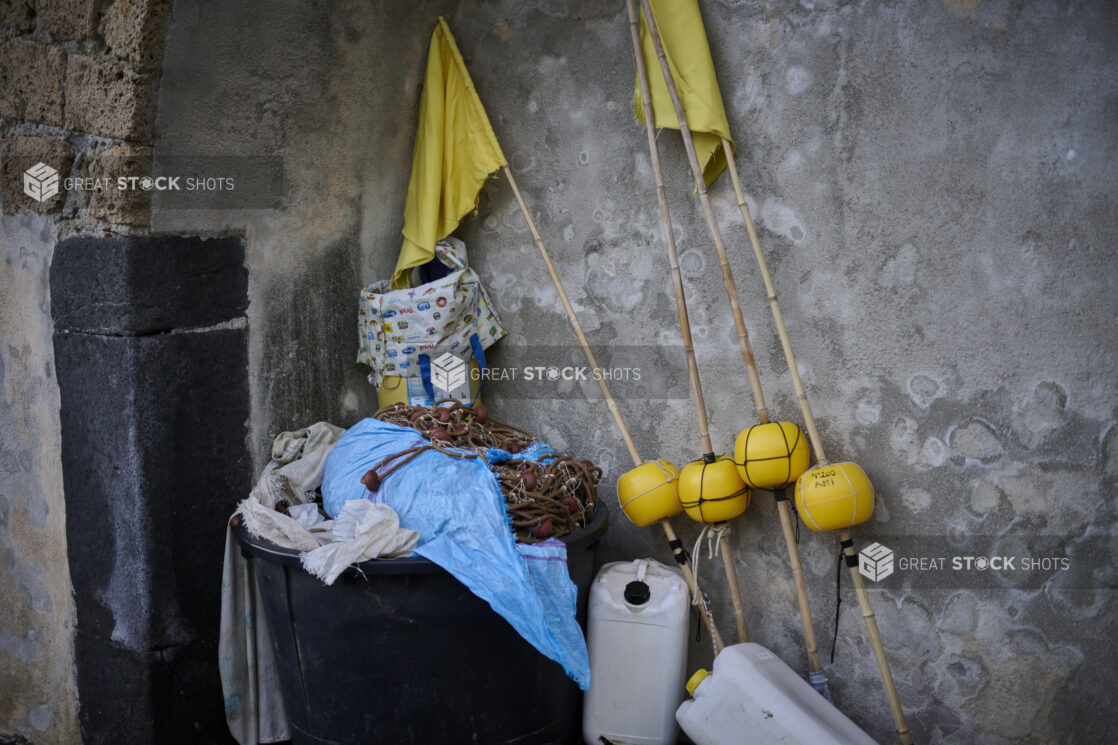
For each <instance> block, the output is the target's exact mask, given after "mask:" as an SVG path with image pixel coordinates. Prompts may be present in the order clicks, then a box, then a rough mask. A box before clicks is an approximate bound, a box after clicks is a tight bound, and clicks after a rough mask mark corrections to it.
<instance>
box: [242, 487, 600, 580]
mask: <svg viewBox="0 0 1118 745" xmlns="http://www.w3.org/2000/svg"><path fill="white" fill-rule="evenodd" d="M608 524H609V508H608V507H606V505H605V503H604V502H602V501H601V500H599V501H598V504H597V505H596V506H595V509H594V519H593V520H591V521H590V524H589V525H587V526H586V527H585V528H583V529H582V530H580V531H578V532H577V533H572V534H570V535H567V536H563V537H562V538H560V539H559V540H560V541H562V542H563V543H565V544H567V551H568V553H569V552H570V551H575V550H580V549H584V548H589V547H590V546H591V545H593V544H594V543H596V542H598V541H599V540H601V538H602V536H603V535H605V531H606V526H607V525H608ZM233 535H234V537H235V538H236V539H237V543H239V544H240V546H241V552H242V553H243V554H244V555H245V556H246V557H248V558H258V559H263V560H264V561H268V562H271V563H273V564H281V565H283V566H297V567H300V568H302V565H303V563H302V561H301V560H300V558H299V555H300V552H299V550H298V549H293V548H284V547H283V546H278V545H276V544H275V543H272V542H271V541H269V540H267V539H265V538H254V537H252V536H251V535H249V533H248V530H247V529H246V528H245V524H244V521H243V520H242V521H241V523H240V524H239V525H238V526H237V527H236V528H234V529H233ZM353 571H357V572H358V573H360V574H366V575H368V574H442V573H447V572H446V570H445V569H443V568H442V567H441V566H439V565H438V564H436V563H435V562H433V561H431V560H430V559H426V558H424V557H422V556H404V557H401V558H398V559H368V560H366V561H362V562H358V563H356V564H353V565H351V566H350V567H348V568H347V569H346V572H353Z"/></svg>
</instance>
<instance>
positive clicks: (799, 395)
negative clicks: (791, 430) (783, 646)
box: [722, 138, 912, 745]
mask: <svg viewBox="0 0 1118 745" xmlns="http://www.w3.org/2000/svg"><path fill="white" fill-rule="evenodd" d="M722 150H723V152H724V153H725V154H726V163H727V166H728V168H729V171H730V178H731V180H732V181H733V183H734V193H735V194H736V196H737V200H738V208H739V209H740V210H741V216H742V220H743V221H744V222H745V231H746V233H748V234H749V242H750V244H751V245H752V247H753V255H754V257H755V258H756V259H757V268H758V269H759V270H760V273H761V278H762V279H763V280H764V282H765V292H766V293H767V294H768V298H769V308H770V310H771V311H772V316H773V321H774V322H775V324H776V330H777V334H778V335H779V336H780V345H781V346H782V347H783V348H784V358H785V360H786V361H787V363H788V372H789V373H790V374H791V376H792V387H793V388H794V389H795V391H796V399H797V400H798V401H799V403H800V412H801V413H802V414H803V417H804V424H805V425H806V426H807V432H808V437H809V438H810V439H811V446H812V449H813V450H814V451H815V456H816V458H818V459H819V461H826V455H825V454H824V452H823V441H822V438H820V436H819V430H818V428H817V427H816V425H815V417H814V416H813V415H812V412H811V404H810V402H809V401H808V398H807V393H806V392H805V391H804V385H803V381H802V380H801V379H800V371H799V368H798V367H797V366H796V357H795V355H794V354H793V353H792V341H791V339H790V337H789V335H788V328H787V326H785V324H784V314H783V313H782V312H781V310H780V302H779V301H778V300H777V294H776V288H775V286H774V285H773V281H772V275H771V274H770V273H769V267H768V263H767V262H766V261H765V255H764V253H763V252H762V251H761V244H760V242H759V241H758V240H757V229H756V228H755V227H754V225H753V217H752V216H751V215H750V213H749V205H747V204H746V201H745V193H744V192H743V190H742V187H741V179H740V178H739V177H738V169H737V166H736V164H735V163H734V155H733V151H732V149H731V148H730V143H729V142H728V141H727V140H726V138H722ZM779 504H780V505H781V506H783V508H784V511H788V505H787V502H780V503H779ZM781 522H782V523H783V522H784V515H783V514H782V515H781ZM790 522H791V519H790V518H789V523H790ZM790 529H791V525H790V524H789V526H788V528H786V529H785V541H786V542H787V541H788V540H789V538H788V533H789V531H790ZM791 540H792V541H793V542H794V541H795V538H794V536H793V537H792V539H791ZM840 540H841V542H842V552H843V555H844V556H845V557H847V558H846V562H847V567H848V569H849V570H850V578H851V581H852V582H853V584H854V594H855V595H856V596H857V598H858V606H859V607H860V608H861V611H862V619H863V621H865V624H866V633H867V635H868V636H869V639H870V646H872V647H873V654H874V657H875V658H876V660H877V667H878V670H879V671H880V672H881V682H882V685H883V686H884V687H885V696H886V698H888V699H889V709H890V711H891V712H892V715H893V724H894V725H895V727H896V729H897V737H898V738H899V739H900V741H901V743H902V745H911V743H912V735H911V733H910V731H909V728H908V720H907V719H906V718H905V714H904V709H903V708H902V707H901V700H900V697H899V696H898V695H897V686H896V683H895V682H894V680H893V672H892V670H890V668H889V660H888V659H887V658H886V656H885V646H884V645H883V644H882V642H881V631H880V630H879V629H878V627H877V619H876V618H875V617H874V613H873V608H872V606H870V599H869V595H868V594H867V593H866V585H865V582H863V581H862V575H861V574H860V573H859V572H858V565H857V560H856V557H857V554H855V552H854V544H853V540H852V539H851V535H850V532H849V531H844V532H843V533H842V534H841V535H840ZM790 545H793V544H790ZM798 559H799V557H798V555H797V564H798V563H799V562H798ZM802 576H803V575H802V569H801V571H800V576H799V581H802ZM797 591H798V587H797ZM805 600H806V598H805ZM801 615H803V611H802V610H801ZM806 629H807V626H806V625H805V631H806ZM812 636H813V637H814V633H813V634H812ZM811 646H814V645H813V644H809V654H810V647H811ZM815 664H818V654H816V663H815ZM820 669H821V668H820Z"/></svg>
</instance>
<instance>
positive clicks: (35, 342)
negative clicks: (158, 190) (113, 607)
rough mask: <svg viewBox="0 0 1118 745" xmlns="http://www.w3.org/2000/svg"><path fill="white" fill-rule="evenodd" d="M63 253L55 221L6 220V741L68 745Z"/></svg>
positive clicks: (1, 227) (1, 557) (72, 726)
mask: <svg viewBox="0 0 1118 745" xmlns="http://www.w3.org/2000/svg"><path fill="white" fill-rule="evenodd" d="M53 246H54V234H53V226H52V221H51V220H50V219H49V218H45V217H42V216H40V215H35V214H31V213H24V214H21V215H3V216H2V218H0V254H2V258H0V261H3V268H2V270H0V598H3V600H2V601H0V606H2V607H0V736H2V735H4V734H7V733H9V732H11V733H23V734H24V735H26V736H27V737H29V738H32V741H33V742H36V743H44V744H45V743H50V744H51V745H55V744H56V743H57V745H66V744H67V743H70V742H73V741H74V738H75V737H76V736H77V700H76V692H75V682H74V666H73V665H74V663H73V640H72V637H73V632H74V608H73V602H72V600H71V597H70V572H69V565H68V564H67V562H66V524H65V506H64V502H63V494H62V461H61V459H60V448H61V432H60V428H59V418H58V405H59V404H58V400H59V399H58V383H57V381H56V375H55V368H54V348H53V346H52V344H51V332H52V331H53V327H52V325H51V318H50V299H49V298H50V295H49V293H48V290H47V268H48V266H49V262H50V257H51V251H52V249H53ZM90 550H96V547H95V546H94V547H90Z"/></svg>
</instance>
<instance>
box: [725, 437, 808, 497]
mask: <svg viewBox="0 0 1118 745" xmlns="http://www.w3.org/2000/svg"><path fill="white" fill-rule="evenodd" d="M734 462H735V463H736V464H737V467H738V473H739V474H740V475H741V478H742V480H743V481H744V482H745V483H746V485H748V486H750V487H752V488H754V489H784V488H786V487H788V486H791V485H792V484H794V483H796V479H797V478H799V476H800V474H802V473H803V472H804V471H806V470H807V467H808V466H810V465H811V448H810V447H809V446H808V444H807V438H806V437H804V433H803V430H801V429H800V427H799V425H797V424H795V423H794V422H766V423H765V424H758V425H756V426H753V427H747V428H746V429H743V430H742V431H741V433H740V434H738V439H737V442H735V443H734Z"/></svg>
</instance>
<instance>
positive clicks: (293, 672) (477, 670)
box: [236, 504, 608, 745]
mask: <svg viewBox="0 0 1118 745" xmlns="http://www.w3.org/2000/svg"><path fill="white" fill-rule="evenodd" d="M607 520H608V510H607V509H606V507H605V505H603V504H599V505H598V509H597V515H596V517H595V519H594V521H593V522H592V523H591V524H590V525H589V526H588V527H587V528H586V529H585V530H582V531H579V533H578V534H577V535H574V536H568V537H567V538H565V539H563V540H564V542H565V543H566V544H567V567H568V570H569V572H570V575H571V580H572V581H573V582H574V583H575V584H576V585H577V586H578V620H579V623H580V624H582V625H583V628H584V629H585V625H586V594H587V590H588V588H589V585H590V582H591V580H592V579H593V572H594V551H595V549H596V548H597V544H598V541H599V540H600V539H601V538H602V536H603V535H604V534H605V530H606V523H607ZM236 536H237V540H238V541H239V542H240V544H241V547H242V552H243V553H244V555H245V556H247V557H248V558H250V559H253V560H258V561H254V564H255V565H256V576H257V581H258V582H259V584H260V590H261V595H262V596H263V598H264V606H265V613H266V614H267V617H268V624H269V626H270V627H271V632H272V643H273V646H274V648H275V652H276V665H277V667H278V670H279V680H280V687H281V689H282V694H283V700H284V704H285V706H286V708H287V714H288V718H289V719H290V722H291V730H292V740H293V742H294V743H295V745H321V744H323V743H331V744H332V745H333V744H337V745H376V744H378V743H384V744H385V745H389V744H390V745H465V744H466V743H478V744H479V745H490V744H497V743H508V744H509V745H512V744H513V743H515V745H544V744H549V743H564V744H565V743H572V744H573V743H578V742H579V733H580V731H581V716H582V711H581V710H582V693H581V692H580V691H579V690H578V686H576V685H575V684H574V683H573V682H572V681H571V680H570V679H569V678H568V677H567V676H566V674H565V673H564V672H563V668H562V667H561V666H560V665H559V664H557V663H555V662H552V661H551V660H549V659H547V658H546V657H544V656H543V655H541V654H540V653H539V652H537V651H536V649H535V647H533V646H532V645H530V644H528V642H526V641H524V640H523V639H522V638H521V637H520V635H519V634H517V633H516V631H515V630H514V629H513V628H512V626H510V625H509V624H508V622H507V621H505V619H503V618H501V617H500V616H499V615H497V614H496V613H495V612H494V611H493V610H492V609H491V608H490V607H489V604H488V603H486V602H485V601H484V600H481V599H480V598H478V597H477V596H476V595H474V594H473V593H472V592H470V591H469V590H468V589H467V588H466V586H465V585H463V584H462V583H461V582H459V581H458V580H457V579H455V578H454V577H453V576H452V575H451V574H450V573H448V572H447V571H446V570H444V569H443V568H442V567H440V566H438V565H437V564H434V563H433V562H430V561H428V560H427V559H422V558H405V559H387V560H373V561H366V562H363V563H361V564H359V565H357V566H358V568H359V570H360V571H358V570H357V569H353V568H350V569H348V570H346V572H345V573H344V574H342V576H341V577H339V578H338V580H337V581H336V582H335V583H334V585H332V586H330V587H327V586H325V585H323V584H322V582H320V581H319V580H318V579H316V578H315V577H313V576H311V575H310V574H308V573H307V572H306V571H305V570H304V569H303V568H302V566H301V565H300V564H299V554H298V552H297V551H292V550H289V549H284V548H280V547H278V546H275V545H274V544H271V543H269V542H267V541H262V540H257V539H253V538H251V537H250V536H249V535H248V534H247V532H245V529H244V527H243V526H241V527H239V528H238V529H237V530H236ZM362 575H364V576H362Z"/></svg>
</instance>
